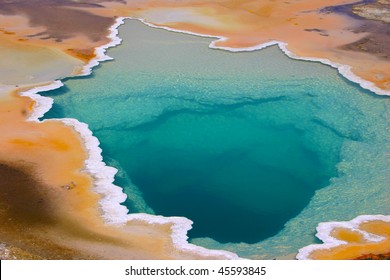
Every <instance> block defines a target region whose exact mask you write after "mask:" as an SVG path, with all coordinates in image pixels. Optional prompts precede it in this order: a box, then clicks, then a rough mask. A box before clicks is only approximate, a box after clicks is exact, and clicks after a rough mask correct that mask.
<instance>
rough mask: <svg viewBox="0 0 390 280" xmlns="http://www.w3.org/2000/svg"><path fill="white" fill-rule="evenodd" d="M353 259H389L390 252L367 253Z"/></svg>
mask: <svg viewBox="0 0 390 280" xmlns="http://www.w3.org/2000/svg"><path fill="white" fill-rule="evenodd" d="M355 260H390V252H389V253H387V254H378V255H376V254H367V255H363V256H360V257H358V258H356V259H355Z"/></svg>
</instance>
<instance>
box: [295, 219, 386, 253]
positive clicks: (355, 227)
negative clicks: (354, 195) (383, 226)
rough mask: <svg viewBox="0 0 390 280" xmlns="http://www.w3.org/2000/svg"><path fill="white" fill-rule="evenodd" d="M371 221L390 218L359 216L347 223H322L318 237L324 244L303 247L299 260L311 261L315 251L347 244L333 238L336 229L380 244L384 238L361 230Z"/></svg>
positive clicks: (318, 228)
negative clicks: (347, 231)
mask: <svg viewBox="0 0 390 280" xmlns="http://www.w3.org/2000/svg"><path fill="white" fill-rule="evenodd" d="M369 221H384V222H390V216H384V215H362V216H358V217H356V218H355V219H353V220H351V221H345V222H325V223H320V224H319V225H318V226H317V234H316V236H317V237H318V238H319V239H320V240H321V241H323V242H324V243H323V244H313V245H309V246H306V247H303V248H301V249H300V250H299V253H298V255H297V259H298V260H309V259H310V255H311V253H312V252H313V251H316V250H323V249H331V248H334V247H337V246H339V245H343V244H347V242H346V241H342V240H338V239H336V238H334V237H333V236H331V233H332V231H333V230H334V229H336V228H345V229H349V230H352V231H355V232H357V233H359V234H361V235H362V236H363V238H364V239H365V240H367V241H370V242H380V241H383V240H384V239H385V237H383V236H379V235H375V234H372V233H369V232H366V231H363V230H361V229H359V226H360V225H361V224H362V223H364V222H369Z"/></svg>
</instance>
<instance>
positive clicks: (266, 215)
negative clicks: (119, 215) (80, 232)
mask: <svg viewBox="0 0 390 280" xmlns="http://www.w3.org/2000/svg"><path fill="white" fill-rule="evenodd" d="M120 36H121V37H122V38H123V39H124V41H123V45H121V46H120V47H117V48H115V49H112V50H111V51H110V52H109V54H110V55H111V56H113V57H114V58H116V61H115V62H114V63H107V64H104V66H103V67H101V68H100V69H98V70H97V71H96V72H95V75H94V77H93V78H87V79H86V78H81V79H70V80H68V81H66V82H65V84H66V88H62V89H59V90H56V91H52V92H51V93H48V95H50V96H52V97H53V98H54V99H55V105H54V107H53V109H52V110H51V111H50V112H49V113H48V114H47V116H46V117H48V118H50V117H65V116H66V117H75V118H77V119H79V120H80V121H83V122H86V123H88V124H89V125H90V128H91V129H92V131H93V132H94V134H95V135H96V136H97V137H98V138H99V140H100V141H101V145H102V148H103V150H104V156H105V160H106V162H108V163H109V164H110V165H113V166H115V167H117V168H118V170H119V172H118V175H117V177H116V183H117V184H119V185H121V186H123V187H124V188H125V192H126V193H127V194H128V196H129V199H128V200H127V201H126V205H127V206H128V208H129V209H130V210H131V211H132V212H139V211H140V212H149V213H156V214H162V215H169V216H171V215H176V216H186V217H188V218H190V219H192V220H193V221H194V228H193V230H191V231H190V233H189V236H190V238H192V242H194V243H196V244H200V245H204V246H208V247H213V248H218V249H227V250H231V251H235V252H237V253H239V254H240V255H241V256H246V257H253V258H271V257H273V256H278V255H287V254H291V253H294V252H296V250H297V249H298V248H300V247H302V246H304V245H307V244H310V243H312V242H313V241H314V230H315V227H316V225H317V223H318V222H321V221H328V220H332V219H339V220H340V219H343V220H346V219H350V218H353V217H354V216H356V215H359V214H371V213H372V214H378V213H382V214H386V213H384V212H386V211H387V212H389V211H390V209H389V208H390V207H389V206H386V205H385V204H384V203H383V201H386V199H387V200H388V199H389V194H388V192H387V191H386V190H387V189H386V188H387V187H386V186H387V184H388V182H389V178H388V176H386V174H387V173H386V170H385V169H384V164H387V165H388V163H389V159H388V158H386V157H385V156H384V155H383V153H384V150H385V149H388V142H387V139H386V129H387V128H388V124H389V122H388V111H387V109H388V108H387V106H388V103H387V102H388V100H386V99H385V98H383V97H377V96H374V95H372V94H370V93H369V92H366V91H363V90H361V89H359V88H358V87H357V86H355V85H353V84H351V83H349V82H348V81H346V80H344V79H342V78H340V77H339V76H338V75H337V72H336V70H334V69H331V68H329V67H326V66H323V65H321V64H318V63H311V62H299V61H294V60H291V59H288V58H287V57H285V56H284V55H283V54H282V53H281V52H280V51H279V50H278V49H277V48H276V47H272V48H268V49H266V50H262V51H259V52H252V53H234V54H233V53H228V52H224V51H219V50H211V49H208V44H209V42H210V40H209V39H204V38H197V37H194V36H190V35H184V34H175V33H172V32H167V31H163V30H156V29H152V28H150V27H147V26H144V25H142V24H141V23H139V22H135V21H131V22H128V23H127V24H125V26H123V27H121V29H120ZM386 145H387V146H386ZM368 201H369V202H368ZM369 204H371V206H370V205H369ZM387 205H388V204H387Z"/></svg>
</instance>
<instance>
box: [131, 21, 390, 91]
mask: <svg viewBox="0 0 390 280" xmlns="http://www.w3.org/2000/svg"><path fill="white" fill-rule="evenodd" d="M132 19H137V18H132ZM137 20H139V21H141V22H142V23H144V24H146V25H148V26H150V27H154V28H160V29H165V30H168V31H172V32H177V33H184V34H190V35H195V36H200V37H206V38H214V39H217V40H214V41H212V42H211V43H210V45H209V47H210V48H212V49H220V50H225V51H230V52H251V51H257V50H261V49H264V48H267V47H270V46H274V45H277V46H278V47H279V48H280V49H281V50H282V51H283V52H284V53H285V54H286V55H287V56H288V57H290V58H292V59H297V60H305V61H313V62H320V63H322V64H325V65H329V66H331V67H333V68H336V69H337V70H338V72H339V73H340V74H341V75H342V76H343V77H345V78H346V79H348V80H349V81H351V82H354V83H357V84H359V85H360V86H361V87H362V88H364V89H367V90H369V91H372V92H373V93H375V94H378V95H389V96H390V90H383V89H380V88H378V87H377V86H376V85H375V84H374V83H372V82H370V81H366V80H363V79H362V78H360V77H358V76H356V75H355V74H354V73H353V72H352V71H351V66H349V65H343V64H340V63H336V62H332V61H330V60H328V59H321V58H315V57H301V56H297V55H295V54H293V53H292V52H291V51H289V50H288V49H287V45H288V44H287V43H284V42H280V41H274V40H271V41H269V42H266V43H264V44H259V45H256V46H253V47H249V48H230V47H218V46H216V44H217V43H219V42H224V41H226V40H228V38H226V37H223V36H215V35H206V34H199V33H195V32H187V31H183V30H178V29H174V28H170V27H165V26H159V25H155V24H152V23H149V22H147V21H146V20H144V19H137Z"/></svg>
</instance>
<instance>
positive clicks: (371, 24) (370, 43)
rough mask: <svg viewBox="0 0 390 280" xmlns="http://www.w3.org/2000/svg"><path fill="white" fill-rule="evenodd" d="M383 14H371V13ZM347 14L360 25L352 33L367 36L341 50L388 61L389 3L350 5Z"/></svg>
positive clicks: (389, 39)
mask: <svg viewBox="0 0 390 280" xmlns="http://www.w3.org/2000/svg"><path fill="white" fill-rule="evenodd" d="M375 10H376V11H382V12H383V13H381V14H378V13H373V11H375ZM347 11H348V12H351V13H353V14H354V15H357V16H358V17H357V18H358V21H359V22H360V24H359V25H358V26H357V27H356V28H354V29H353V32H356V33H361V34H367V35H366V36H365V37H364V38H362V39H360V40H358V41H356V42H353V43H350V44H347V45H344V46H342V47H341V49H344V50H348V51H359V52H365V53H369V54H372V55H375V56H377V57H379V58H380V59H384V60H390V48H389V46H390V1H388V0H379V1H376V2H374V3H369V4H357V5H351V6H350V9H349V10H347Z"/></svg>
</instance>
